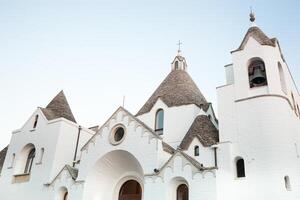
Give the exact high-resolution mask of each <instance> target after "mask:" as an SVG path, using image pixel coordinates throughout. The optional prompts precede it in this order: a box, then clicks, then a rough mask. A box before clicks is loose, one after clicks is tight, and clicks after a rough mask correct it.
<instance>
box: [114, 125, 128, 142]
mask: <svg viewBox="0 0 300 200" xmlns="http://www.w3.org/2000/svg"><path fill="white" fill-rule="evenodd" d="M124 134H125V131H124V128H122V127H119V128H117V130H116V131H115V135H114V139H115V141H116V142H120V141H121V140H122V139H123V137H124Z"/></svg>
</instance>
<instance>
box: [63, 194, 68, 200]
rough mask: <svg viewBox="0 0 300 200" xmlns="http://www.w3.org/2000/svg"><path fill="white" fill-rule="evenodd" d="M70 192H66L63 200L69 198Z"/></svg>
mask: <svg viewBox="0 0 300 200" xmlns="http://www.w3.org/2000/svg"><path fill="white" fill-rule="evenodd" d="M68 194H69V193H68V192H66V193H65V194H64V199H63V200H68Z"/></svg>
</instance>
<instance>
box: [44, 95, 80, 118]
mask: <svg viewBox="0 0 300 200" xmlns="http://www.w3.org/2000/svg"><path fill="white" fill-rule="evenodd" d="M41 109H42V111H43V113H44V115H45V116H46V118H47V119H48V120H52V119H57V118H61V117H63V118H65V119H68V120H70V121H72V122H75V123H76V120H75V118H74V116H73V113H72V111H71V108H70V106H69V103H68V101H67V98H66V96H65V94H64V92H63V91H60V92H59V93H58V94H57V95H56V97H54V99H52V101H51V102H50V103H49V104H48V105H47V107H46V108H41Z"/></svg>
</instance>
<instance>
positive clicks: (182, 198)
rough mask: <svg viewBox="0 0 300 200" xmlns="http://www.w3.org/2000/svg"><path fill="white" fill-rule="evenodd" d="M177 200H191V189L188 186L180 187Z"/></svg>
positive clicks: (182, 185)
mask: <svg viewBox="0 0 300 200" xmlns="http://www.w3.org/2000/svg"><path fill="white" fill-rule="evenodd" d="M177 200H189V188H188V186H187V185H186V184H181V185H179V186H178V188H177Z"/></svg>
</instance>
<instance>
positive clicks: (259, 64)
mask: <svg viewBox="0 0 300 200" xmlns="http://www.w3.org/2000/svg"><path fill="white" fill-rule="evenodd" d="M248 76H249V85H250V88H253V87H260V86H264V85H267V84H268V83H267V76H266V68H265V63H264V62H263V61H262V60H261V59H254V60H252V61H251V62H250V65H249V67H248Z"/></svg>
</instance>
